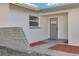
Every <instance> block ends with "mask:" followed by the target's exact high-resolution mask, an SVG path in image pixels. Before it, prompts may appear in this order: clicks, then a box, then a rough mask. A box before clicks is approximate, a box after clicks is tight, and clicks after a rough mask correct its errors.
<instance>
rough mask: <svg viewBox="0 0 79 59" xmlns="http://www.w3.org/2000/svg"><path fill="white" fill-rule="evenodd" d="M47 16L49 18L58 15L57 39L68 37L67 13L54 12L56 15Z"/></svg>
mask: <svg viewBox="0 0 79 59" xmlns="http://www.w3.org/2000/svg"><path fill="white" fill-rule="evenodd" d="M48 17H49V18H53V17H58V39H68V19H67V18H68V17H67V14H56V15H51V16H48ZM49 26H50V25H49ZM49 30H50V29H49Z"/></svg>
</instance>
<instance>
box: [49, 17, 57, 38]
mask: <svg viewBox="0 0 79 59" xmlns="http://www.w3.org/2000/svg"><path fill="white" fill-rule="evenodd" d="M50 18H58V16H52V17H48V38H50Z"/></svg>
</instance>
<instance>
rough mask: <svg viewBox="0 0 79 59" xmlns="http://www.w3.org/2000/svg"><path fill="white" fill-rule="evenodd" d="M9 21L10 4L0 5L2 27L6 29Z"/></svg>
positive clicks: (0, 23)
mask: <svg viewBox="0 0 79 59" xmlns="http://www.w3.org/2000/svg"><path fill="white" fill-rule="evenodd" d="M8 19H9V4H7V3H0V27H5V26H6V25H7V24H8V23H7V22H6V21H7V20H8Z"/></svg>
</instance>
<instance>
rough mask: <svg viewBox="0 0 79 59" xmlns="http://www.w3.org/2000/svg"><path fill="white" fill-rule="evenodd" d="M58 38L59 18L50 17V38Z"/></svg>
mask: <svg viewBox="0 0 79 59" xmlns="http://www.w3.org/2000/svg"><path fill="white" fill-rule="evenodd" d="M57 38H58V18H50V39H57Z"/></svg>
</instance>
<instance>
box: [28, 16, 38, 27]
mask: <svg viewBox="0 0 79 59" xmlns="http://www.w3.org/2000/svg"><path fill="white" fill-rule="evenodd" d="M29 26H30V28H39V18H38V17H36V16H29Z"/></svg>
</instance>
